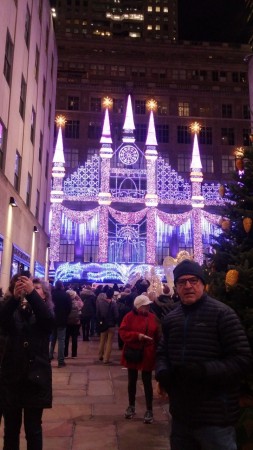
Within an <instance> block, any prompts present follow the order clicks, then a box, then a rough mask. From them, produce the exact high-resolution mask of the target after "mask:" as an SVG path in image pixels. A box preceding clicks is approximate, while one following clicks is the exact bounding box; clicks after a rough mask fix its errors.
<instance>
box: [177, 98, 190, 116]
mask: <svg viewBox="0 0 253 450" xmlns="http://www.w3.org/2000/svg"><path fill="white" fill-rule="evenodd" d="M178 115H179V117H189V115H190V106H189V103H188V102H179V103H178Z"/></svg>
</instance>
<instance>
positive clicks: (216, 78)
mask: <svg viewBox="0 0 253 450" xmlns="http://www.w3.org/2000/svg"><path fill="white" fill-rule="evenodd" d="M212 80H213V81H219V72H218V70H213V71H212Z"/></svg>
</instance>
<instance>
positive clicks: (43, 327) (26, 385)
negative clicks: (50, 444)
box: [0, 275, 54, 450]
mask: <svg viewBox="0 0 253 450" xmlns="http://www.w3.org/2000/svg"><path fill="white" fill-rule="evenodd" d="M53 322H54V312H53V304H52V302H51V293H50V289H49V286H48V285H47V284H46V283H45V282H43V281H41V280H39V279H34V280H31V279H30V278H28V277H27V276H23V275H22V276H18V277H16V278H15V281H13V283H12V284H11V289H9V292H8V295H7V296H6V298H5V299H4V301H3V304H2V306H1V315H0V327H1V328H2V329H3V330H4V332H5V334H6V336H7V340H6V347H5V351H4V355H3V359H2V366H1V375H0V386H1V405H2V409H3V416H4V447H3V448H4V450H19V448H20V446H19V437H20V428H21V424H22V413H23V414H24V428H25V436H26V440H27V449H29V450H42V414H43V409H44V408H51V406H52V371H51V364H50V361H49V353H48V344H49V335H50V332H51V329H52V326H53Z"/></svg>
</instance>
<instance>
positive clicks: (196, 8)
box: [178, 0, 250, 43]
mask: <svg viewBox="0 0 253 450" xmlns="http://www.w3.org/2000/svg"><path fill="white" fill-rule="evenodd" d="M178 2H179V8H178V15H179V39H186V40H187V39H188V40H200V41H205V40H206V41H216V42H218V41H219V42H222V41H223V42H226V41H227V42H241V43H243V42H247V41H248V38H249V35H250V29H249V26H248V25H247V21H246V17H247V11H246V6H245V0H178Z"/></svg>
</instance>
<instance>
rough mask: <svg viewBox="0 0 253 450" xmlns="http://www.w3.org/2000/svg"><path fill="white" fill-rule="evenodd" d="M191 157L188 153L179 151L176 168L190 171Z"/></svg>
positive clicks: (181, 170) (179, 170)
mask: <svg viewBox="0 0 253 450" xmlns="http://www.w3.org/2000/svg"><path fill="white" fill-rule="evenodd" d="M190 165H191V158H190V156H189V155H186V154H184V153H179V155H178V157H177V170H178V172H188V173H189V172H190Z"/></svg>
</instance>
